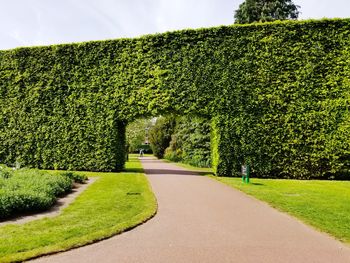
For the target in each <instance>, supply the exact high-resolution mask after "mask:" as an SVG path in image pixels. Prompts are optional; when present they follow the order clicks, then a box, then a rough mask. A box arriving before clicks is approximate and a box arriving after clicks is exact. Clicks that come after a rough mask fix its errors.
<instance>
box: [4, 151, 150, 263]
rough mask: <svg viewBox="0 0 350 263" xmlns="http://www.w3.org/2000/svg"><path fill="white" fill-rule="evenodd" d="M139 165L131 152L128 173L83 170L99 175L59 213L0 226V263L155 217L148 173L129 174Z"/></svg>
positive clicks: (101, 236)
mask: <svg viewBox="0 0 350 263" xmlns="http://www.w3.org/2000/svg"><path fill="white" fill-rule="evenodd" d="M136 168H138V169H141V168H142V167H141V164H140V162H139V161H138V160H137V158H136V157H135V156H131V158H130V161H129V162H128V163H127V164H126V172H123V173H119V174H117V173H93V172H84V174H86V175H87V176H89V177H90V176H98V177H100V178H99V179H98V180H97V181H96V182H95V183H94V184H92V185H91V186H89V187H88V188H87V190H85V191H84V192H83V193H82V194H81V195H80V196H79V197H78V198H77V199H76V200H75V201H74V202H73V203H72V204H71V205H70V206H69V207H67V208H66V209H64V210H63V212H62V213H61V214H60V215H59V216H57V217H54V218H44V219H41V220H36V221H32V222H29V223H26V224H21V225H16V224H10V225H5V226H2V227H0V262H13V261H22V260H25V259H29V258H33V257H37V256H39V255H44V254H50V253H54V252H58V251H64V250H68V249H70V248H74V247H79V246H82V245H85V244H89V243H93V242H95V241H97V240H102V239H105V238H107V237H110V236H113V235H115V234H118V233H121V232H123V231H125V230H128V229H130V228H132V227H135V226H136V225H138V224H140V223H142V222H144V221H146V220H147V219H149V218H150V217H152V216H153V215H154V214H155V212H156V209H157V204H156V199H155V196H154V195H153V193H152V191H151V188H150V185H149V183H148V181H147V179H146V177H145V176H144V175H143V174H141V173H128V172H127V171H128V169H136ZM130 193H131V194H130Z"/></svg>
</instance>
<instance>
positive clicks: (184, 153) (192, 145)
mask: <svg viewBox="0 0 350 263" xmlns="http://www.w3.org/2000/svg"><path fill="white" fill-rule="evenodd" d="M164 158H166V159H168V160H170V161H175V162H182V163H187V164H190V165H194V166H197V167H210V166H211V156H210V121H208V120H207V119H205V118H200V117H193V116H184V117H180V118H177V119H176V126H175V129H174V133H173V134H172V135H171V141H170V144H169V147H168V148H167V149H166V150H165V156H164Z"/></svg>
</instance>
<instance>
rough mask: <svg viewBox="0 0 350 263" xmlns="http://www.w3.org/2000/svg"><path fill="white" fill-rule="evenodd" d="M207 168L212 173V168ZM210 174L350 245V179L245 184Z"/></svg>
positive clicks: (268, 181)
mask: <svg viewBox="0 0 350 263" xmlns="http://www.w3.org/2000/svg"><path fill="white" fill-rule="evenodd" d="M175 164H176V165H178V166H181V167H184V168H188V169H190V170H199V171H201V168H196V167H193V166H190V165H187V164H181V163H175ZM202 171H203V170H202ZM204 171H205V169H204ZM207 171H208V172H211V169H207ZM208 176H209V177H211V178H213V179H215V180H217V181H219V182H222V183H224V184H227V185H229V186H231V187H234V188H236V189H238V190H240V191H242V192H244V193H246V194H249V195H251V196H254V197H255V198H257V199H259V200H262V201H264V202H266V203H268V204H270V205H271V206H272V207H274V208H276V209H278V210H280V211H283V212H287V213H289V214H291V215H293V216H295V217H296V218H298V219H300V220H302V221H304V222H305V223H307V224H309V225H311V226H313V227H315V228H316V229H318V230H320V231H323V232H326V233H328V234H330V235H332V236H334V237H336V238H337V239H339V240H341V241H343V242H345V243H348V244H350V182H349V181H320V180H310V181H307V180H276V179H255V178H253V179H251V183H250V184H244V183H242V179H241V178H232V177H216V176H212V175H208Z"/></svg>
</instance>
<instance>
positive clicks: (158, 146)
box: [149, 116, 176, 158]
mask: <svg viewBox="0 0 350 263" xmlns="http://www.w3.org/2000/svg"><path fill="white" fill-rule="evenodd" d="M175 124H176V122H175V118H174V117H173V116H168V117H159V118H157V121H156V123H155V124H154V125H153V126H152V127H151V128H150V130H149V141H150V145H151V148H152V152H153V154H154V155H155V156H156V157H157V158H163V157H164V153H165V150H166V148H168V147H169V143H170V140H171V135H172V134H173V132H174V128H175Z"/></svg>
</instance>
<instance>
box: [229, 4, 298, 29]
mask: <svg viewBox="0 0 350 263" xmlns="http://www.w3.org/2000/svg"><path fill="white" fill-rule="evenodd" d="M299 8H300V6H298V5H295V4H294V3H293V1H292V0H245V1H244V2H243V3H242V4H240V6H239V8H238V9H237V10H236V11H235V15H234V18H235V23H236V24H249V23H253V22H268V21H274V20H289V19H298V16H299V10H298V9H299Z"/></svg>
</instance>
